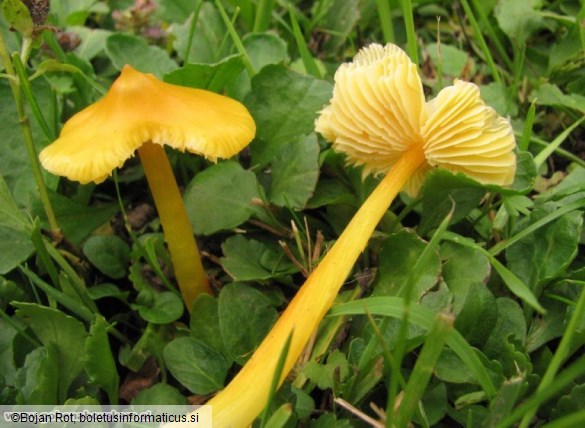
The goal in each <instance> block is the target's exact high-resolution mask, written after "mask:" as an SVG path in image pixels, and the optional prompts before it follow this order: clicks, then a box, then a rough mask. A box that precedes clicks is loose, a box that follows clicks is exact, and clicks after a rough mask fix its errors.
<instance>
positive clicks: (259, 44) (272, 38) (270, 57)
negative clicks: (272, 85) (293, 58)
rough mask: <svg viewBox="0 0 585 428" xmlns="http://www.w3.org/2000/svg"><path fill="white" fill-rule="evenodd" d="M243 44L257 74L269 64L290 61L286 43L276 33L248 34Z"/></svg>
mask: <svg viewBox="0 0 585 428" xmlns="http://www.w3.org/2000/svg"><path fill="white" fill-rule="evenodd" d="M242 43H243V44H244V47H245V48H246V52H247V53H248V56H249V57H250V62H251V63H252V66H253V67H254V70H256V72H259V71H260V70H262V68H264V67H266V66H267V65H269V64H279V63H287V62H288V61H290V58H289V56H288V47H287V45H286V42H285V41H284V40H283V39H281V38H280V37H278V36H277V35H276V34H274V33H248V34H246V35H245V36H244V37H243V39H242Z"/></svg>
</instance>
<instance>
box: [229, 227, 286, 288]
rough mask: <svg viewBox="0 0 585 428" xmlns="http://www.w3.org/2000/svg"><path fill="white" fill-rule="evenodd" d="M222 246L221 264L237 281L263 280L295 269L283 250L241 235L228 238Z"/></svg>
mask: <svg viewBox="0 0 585 428" xmlns="http://www.w3.org/2000/svg"><path fill="white" fill-rule="evenodd" d="M221 248H222V250H223V254H224V257H222V258H221V260H220V262H221V265H222V266H223V268H224V269H225V271H226V272H227V273H229V274H230V276H231V277H232V278H234V280H236V281H252V280H255V281H261V280H266V279H270V278H273V277H276V276H279V275H284V274H287V273H291V272H294V271H295V269H291V262H290V261H289V260H288V259H287V258H286V257H285V255H284V253H283V252H279V253H276V252H275V250H274V249H273V248H271V247H269V246H268V245H266V244H264V243H262V242H259V241H255V240H253V239H246V238H244V237H243V236H241V235H236V236H232V237H230V238H228V239H226V240H225V242H224V243H223V245H222V246H221Z"/></svg>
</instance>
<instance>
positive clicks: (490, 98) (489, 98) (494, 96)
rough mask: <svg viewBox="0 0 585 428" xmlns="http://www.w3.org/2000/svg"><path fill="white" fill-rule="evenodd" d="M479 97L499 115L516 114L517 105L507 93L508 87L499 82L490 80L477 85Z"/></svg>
mask: <svg viewBox="0 0 585 428" xmlns="http://www.w3.org/2000/svg"><path fill="white" fill-rule="evenodd" d="M479 91H480V95H481V98H482V99H483V100H484V101H485V103H486V104H487V105H489V106H490V107H492V108H493V109H494V110H495V111H496V112H497V113H498V114H499V115H501V116H508V115H511V116H516V115H517V114H518V106H517V105H516V103H515V102H513V100H510V97H509V95H508V91H509V88H508V87H506V86H504V85H502V84H501V83H499V82H490V83H488V84H487V85H481V86H480V87H479Z"/></svg>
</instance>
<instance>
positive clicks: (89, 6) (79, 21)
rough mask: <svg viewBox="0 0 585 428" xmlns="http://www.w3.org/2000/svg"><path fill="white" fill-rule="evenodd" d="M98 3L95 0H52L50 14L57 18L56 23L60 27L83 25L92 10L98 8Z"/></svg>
mask: <svg viewBox="0 0 585 428" xmlns="http://www.w3.org/2000/svg"><path fill="white" fill-rule="evenodd" d="M99 4H100V2H98V1H97V0H77V1H71V2H69V1H54V2H52V4H51V14H52V15H54V16H55V17H56V18H57V22H56V24H57V25H58V26H60V27H66V26H69V25H83V24H84V23H85V20H86V19H87V17H89V15H91V13H92V12H93V11H94V10H96V9H98V10H99V7H100V6H99Z"/></svg>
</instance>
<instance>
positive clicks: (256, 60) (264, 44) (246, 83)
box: [229, 33, 290, 100]
mask: <svg viewBox="0 0 585 428" xmlns="http://www.w3.org/2000/svg"><path fill="white" fill-rule="evenodd" d="M242 44H243V45H244V49H245V50H246V53H247V55H248V58H249V59H250V63H251V64H252V68H253V69H254V71H256V72H259V71H260V70H262V69H263V68H264V67H266V66H267V65H270V64H282V63H285V64H286V63H288V62H289V61H290V58H289V56H288V48H287V45H286V42H285V41H284V40H282V39H281V38H280V37H278V36H277V35H276V34H273V33H248V34H246V35H245V36H244V37H243V38H242ZM250 90H251V79H250V76H249V74H248V72H242V73H240V75H239V76H238V78H237V79H236V80H235V81H234V82H232V84H231V85H230V86H229V93H230V94H231V95H232V96H234V97H235V98H237V99H239V100H242V99H244V98H245V96H246V95H247V94H248V93H249V92H250Z"/></svg>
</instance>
